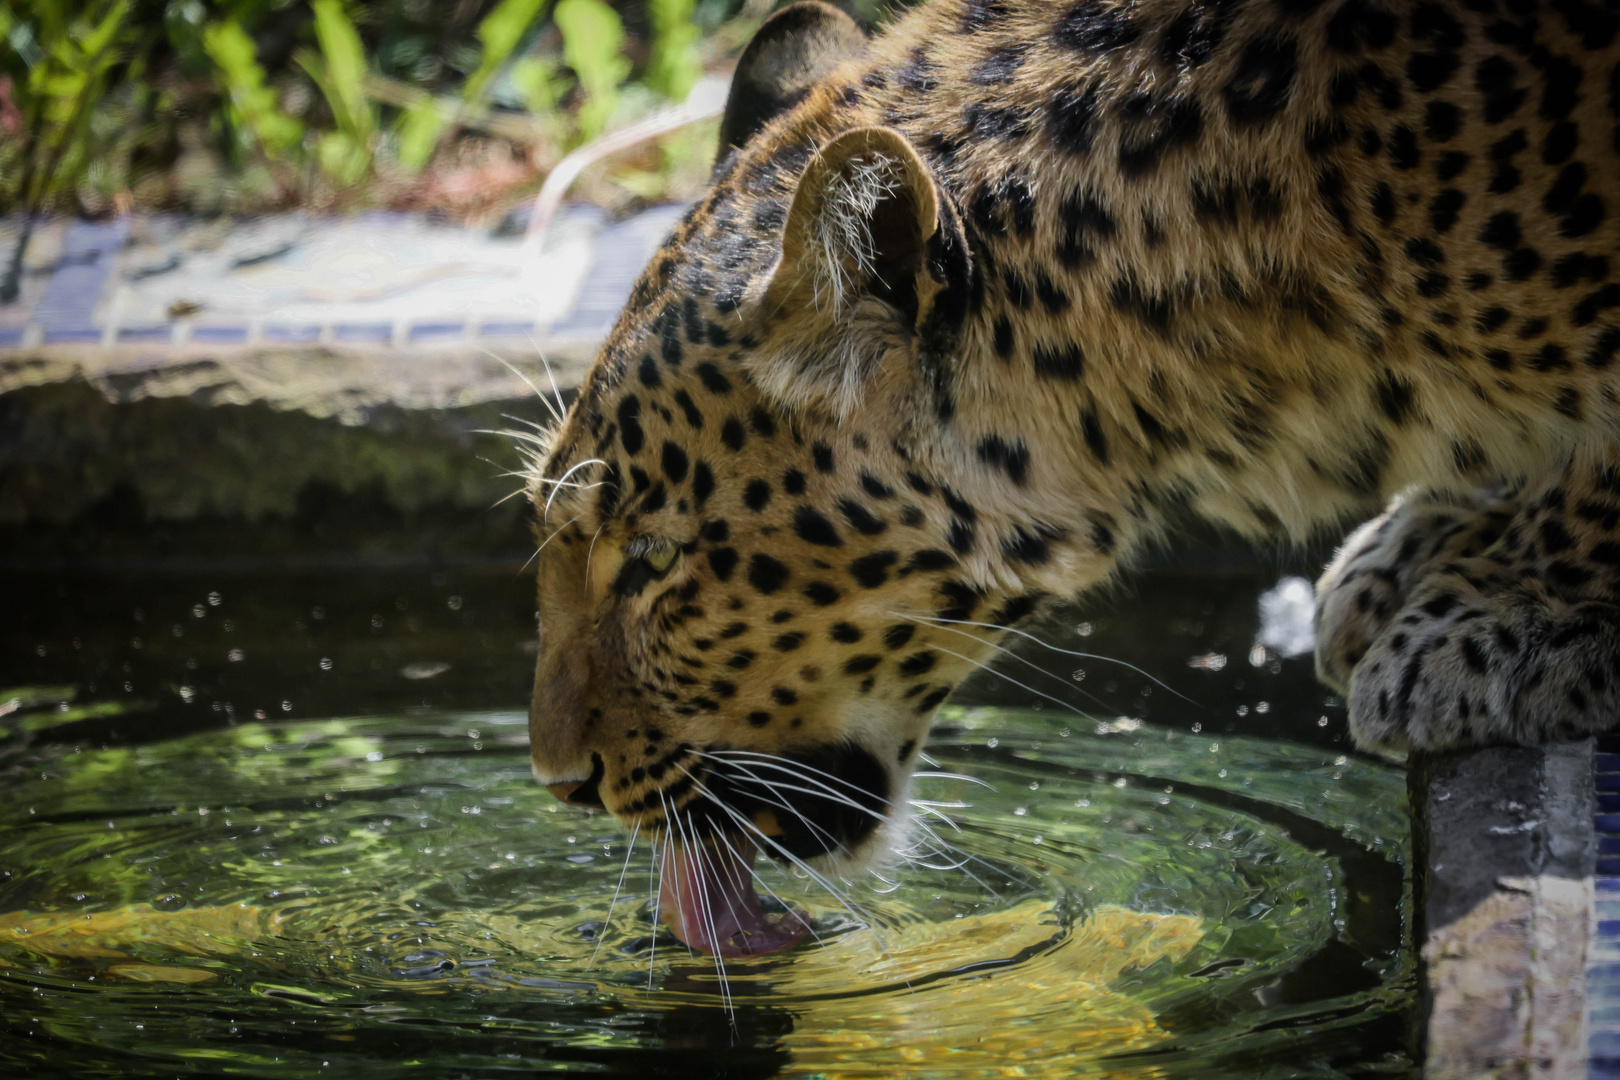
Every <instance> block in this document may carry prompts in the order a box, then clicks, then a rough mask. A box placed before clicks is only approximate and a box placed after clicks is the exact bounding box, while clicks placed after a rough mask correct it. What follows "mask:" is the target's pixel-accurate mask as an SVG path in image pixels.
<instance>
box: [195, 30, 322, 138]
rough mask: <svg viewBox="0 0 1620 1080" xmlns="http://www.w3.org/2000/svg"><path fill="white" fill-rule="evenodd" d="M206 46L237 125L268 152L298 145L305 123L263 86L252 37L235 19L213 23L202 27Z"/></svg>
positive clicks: (262, 71) (262, 70)
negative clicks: (279, 104)
mask: <svg viewBox="0 0 1620 1080" xmlns="http://www.w3.org/2000/svg"><path fill="white" fill-rule="evenodd" d="M202 39H203V48H204V49H206V50H207V52H208V56H209V58H210V59H211V60H213V62H214V64H215V65H216V66H217V67H218V69H219V70H218V75H219V77H218V82H219V84H220V89H221V90H223V91H225V93H226V95H227V96H228V98H229V102H230V105H231V107H232V111H233V112H234V113H235V114H236V115H235V116H234V117H233V120H235V121H236V126H238V127H244V126H245V127H246V128H247V129H248V130H250V131H252V133H253V136H254V138H256V139H257V140H258V141H259V145H260V146H262V147H263V148H264V150H265V152H266V153H267V154H270V155H275V154H280V153H284V152H286V151H288V150H290V149H292V148H295V147H296V146H297V145H298V144H299V142H300V141H301V140H302V139H303V137H304V126H303V125H302V124H300V123H299V122H298V121H297V120H295V119H293V118H292V117H290V116H288V115H287V114H286V113H284V112H282V111H281V109H280V108H279V107H278V106H277V103H276V96H275V93H274V92H273V91H271V90H270V88H269V87H267V86H265V85H264V68H262V67H260V66H259V60H258V50H257V48H256V47H255V46H254V44H253V39H252V38H250V37H249V36H248V35H247V32H246V31H245V30H243V29H242V27H241V25H240V24H238V23H237V22H236V21H235V20H232V21H230V22H223V23H213V24H211V25H209V26H208V27H206V28H205V29H204V30H203V35H202Z"/></svg>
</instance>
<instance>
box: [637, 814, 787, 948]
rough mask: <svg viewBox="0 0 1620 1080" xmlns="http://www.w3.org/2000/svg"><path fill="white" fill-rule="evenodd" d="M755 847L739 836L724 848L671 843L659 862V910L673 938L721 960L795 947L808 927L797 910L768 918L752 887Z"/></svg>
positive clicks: (724, 845) (773, 914) (721, 846)
mask: <svg viewBox="0 0 1620 1080" xmlns="http://www.w3.org/2000/svg"><path fill="white" fill-rule="evenodd" d="M757 854H758V849H757V848H755V846H754V845H753V844H752V843H750V842H749V841H747V840H745V839H743V838H741V837H733V838H731V840H730V843H729V844H720V845H713V844H704V845H702V846H701V847H696V848H693V847H687V846H685V845H682V844H674V845H671V846H670V848H669V853H668V854H667V855H666V856H665V857H664V860H663V871H662V874H661V876H660V879H659V883H658V903H659V907H660V908H661V909H662V910H663V911H664V912H666V915H665V918H667V919H668V920H669V923H670V926H671V928H672V929H673V930H674V931H675V936H676V937H678V938H680V939H681V941H683V942H684V943H686V944H687V945H690V946H691V947H692V948H694V949H701V950H703V951H704V952H710V953H718V954H719V955H721V956H759V955H761V954H763V953H772V952H779V951H780V950H782V949H786V948H788V947H789V946H791V945H794V944H796V943H797V942H798V941H799V939H800V938H802V937H804V935H805V932H806V931H807V930H808V929H809V927H807V926H806V925H805V924H804V921H803V920H802V919H801V918H800V917H799V915H798V914H797V913H796V912H791V911H789V912H784V913H771V914H767V913H766V912H765V910H764V908H762V907H761V906H760V902H759V894H758V893H757V892H755V891H754V887H753V877H754V875H753V865H754V856H755V855H757Z"/></svg>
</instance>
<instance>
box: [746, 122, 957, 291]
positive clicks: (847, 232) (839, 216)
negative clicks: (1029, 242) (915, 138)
mask: <svg viewBox="0 0 1620 1080" xmlns="http://www.w3.org/2000/svg"><path fill="white" fill-rule="evenodd" d="M938 231H939V192H938V190H937V189H936V188H935V186H934V178H933V176H932V174H931V173H930V172H929V170H928V166H927V165H925V164H923V161H922V158H920V157H919V156H918V155H917V151H916V150H915V149H914V148H913V147H912V145H911V143H910V142H909V141H907V139H906V137H905V136H904V135H902V134H900V133H899V132H898V131H896V130H894V129H893V128H881V127H867V128H854V129H852V130H850V131H846V132H844V133H843V134H841V135H839V136H837V137H836V138H834V139H833V140H832V141H831V142H829V143H827V144H826V145H825V146H823V147H822V148H821V150H820V152H819V153H817V154H816V156H815V157H813V158H811V159H810V164H809V165H808V166H806V168H805V170H804V175H803V176H802V177H801V178H800V179H799V187H798V190H796V191H795V192H794V193H793V205H792V206H791V207H790V208H789V210H788V216H787V224H786V226H785V227H784V229H783V231H782V261H781V262H780V263H778V264H777V268H776V272H775V274H774V275H773V277H772V280H771V287H770V292H771V294H772V295H774V296H778V297H784V298H785V296H784V294H786V293H791V292H794V291H798V290H800V289H803V288H805V287H808V288H809V289H810V290H811V291H812V292H813V294H814V296H813V299H814V301H815V303H816V307H817V308H818V309H821V310H830V311H831V312H832V313H833V314H834V315H835V316H836V315H838V314H841V313H842V312H843V311H844V310H845V309H846V308H848V307H849V306H850V305H851V303H853V302H854V301H856V300H857V298H858V297H860V296H861V295H862V294H863V293H866V292H871V293H875V294H878V295H879V296H880V297H882V298H886V299H888V298H892V299H897V300H899V302H900V306H901V307H903V308H909V309H911V310H910V314H911V315H912V316H915V315H916V310H915V309H916V302H915V299H914V298H912V299H911V301H910V302H909V303H908V302H906V298H905V297H903V296H899V297H891V296H889V295H888V294H893V293H895V292H897V291H901V290H904V289H905V288H906V287H907V285H908V284H909V279H911V278H914V277H915V276H916V274H917V272H918V270H919V269H920V268H921V261H922V257H923V252H924V249H925V248H926V247H927V244H928V240H929V238H930V237H932V236H933V235H934V234H935V233H936V232H938Z"/></svg>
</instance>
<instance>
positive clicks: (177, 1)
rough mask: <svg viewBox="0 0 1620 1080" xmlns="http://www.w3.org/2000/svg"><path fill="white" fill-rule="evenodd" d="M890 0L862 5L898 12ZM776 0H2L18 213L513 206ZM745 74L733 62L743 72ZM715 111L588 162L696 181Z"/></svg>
mask: <svg viewBox="0 0 1620 1080" xmlns="http://www.w3.org/2000/svg"><path fill="white" fill-rule="evenodd" d="M880 2H881V0H859V2H855V3H851V4H848V5H846V6H848V7H849V8H850V9H851V10H852V11H853V12H854V13H855V14H856V15H857V16H860V17H864V18H867V19H871V18H873V17H875V16H876V14H877V11H878V7H879V4H880ZM774 6H775V4H774V3H773V0H211V2H206V3H205V2H204V0H0V213H5V212H15V211H19V210H21V211H48V212H58V213H78V214H89V215H103V214H108V213H114V212H121V211H125V210H129V209H132V208H141V209H179V210H189V211H193V212H200V213H220V212H236V213H242V212H256V211H260V210H271V209H277V208H282V207H289V206H306V207H311V208H314V209H339V208H359V207H394V208H402V209H431V210H437V211H441V212H444V213H448V214H450V215H453V216H458V217H480V216H485V215H488V214H490V213H492V212H499V211H500V210H503V209H505V208H506V207H509V206H510V205H512V203H513V202H514V201H517V200H520V199H521V198H523V197H524V196H525V195H526V194H527V193H531V192H532V191H533V190H535V189H536V188H537V187H538V186H539V184H540V182H541V181H542V180H543V178H544V176H545V173H546V172H547V171H548V170H549V169H550V168H551V167H552V166H553V165H555V163H556V162H557V161H558V160H560V159H561V157H562V156H563V155H565V154H566V153H568V152H569V151H570V150H572V149H574V148H575V147H577V146H579V145H581V144H582V143H585V142H587V141H589V140H591V139H593V138H595V137H596V136H598V135H600V134H602V133H603V132H604V131H608V130H612V129H613V128H616V127H618V126H621V125H623V124H625V123H629V122H631V121H633V120H635V119H637V118H638V117H639V116H641V115H644V114H646V113H649V112H651V111H653V110H655V109H657V108H659V107H661V106H664V105H667V104H669V103H670V102H675V101H680V100H682V99H684V98H685V96H686V94H687V93H688V92H689V91H690V90H691V88H692V86H693V85H694V84H695V83H696V82H697V80H698V79H699V78H700V77H701V76H702V75H703V74H704V72H705V70H706V69H710V70H717V71H718V70H719V69H722V68H724V67H725V66H727V64H728V61H729V60H730V59H732V58H734V57H735V56H736V55H737V53H738V52H740V51H741V49H742V46H743V45H744V44H745V43H746V42H747V39H748V36H749V35H750V34H751V33H752V31H753V29H754V28H755V27H756V26H757V25H758V24H759V22H760V21H761V20H762V19H763V18H764V17H765V16H766V15H768V14H769V13H770V11H771V10H772V8H773V7H774ZM721 73H723V71H722V72H721ZM713 139H714V129H713V126H712V125H709V126H707V127H706V128H705V129H693V130H688V131H686V132H682V133H680V134H678V135H676V136H673V137H669V138H666V139H664V140H662V141H661V142H659V143H657V144H651V145H649V146H646V147H643V148H641V149H640V150H637V151H632V152H630V153H627V154H625V155H621V156H620V157H619V158H616V159H615V160H614V161H613V162H612V163H610V164H609V165H607V166H604V167H600V168H598V169H596V170H593V172H592V173H589V174H587V176H586V177H585V178H584V180H583V181H582V187H583V189H584V191H583V193H584V194H585V195H587V196H589V197H593V198H596V199H598V200H599V201H603V202H606V203H608V204H614V203H621V202H625V201H628V200H636V199H660V198H682V197H690V196H691V195H692V194H693V193H694V192H695V191H696V190H697V188H699V187H700V186H701V185H702V183H703V181H704V179H705V178H706V177H707V171H708V164H709V156H710V155H711V154H712V152H713Z"/></svg>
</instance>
